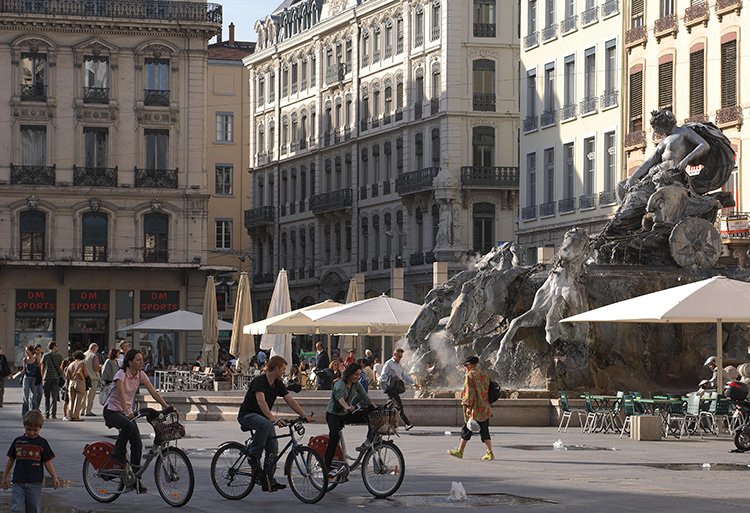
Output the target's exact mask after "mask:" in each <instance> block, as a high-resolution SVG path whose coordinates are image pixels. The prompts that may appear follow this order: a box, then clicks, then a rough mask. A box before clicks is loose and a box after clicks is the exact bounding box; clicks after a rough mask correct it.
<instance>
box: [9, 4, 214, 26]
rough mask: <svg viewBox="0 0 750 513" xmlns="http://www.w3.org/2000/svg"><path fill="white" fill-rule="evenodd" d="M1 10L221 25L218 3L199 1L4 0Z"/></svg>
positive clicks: (19, 12) (14, 12)
mask: <svg viewBox="0 0 750 513" xmlns="http://www.w3.org/2000/svg"><path fill="white" fill-rule="evenodd" d="M0 10H1V11H2V12H3V13H4V14H44V15H53V16H62V17H70V16H80V17H82V18H96V17H106V18H127V19H132V20H143V19H146V20H169V21H173V22H186V21H187V22H197V23H213V24H217V25H218V26H219V27H221V23H222V15H221V14H222V13H221V5H218V4H213V3H199V2H186V1H182V2H178V1H172V0H170V1H169V2H155V1H153V0H98V1H97V2H79V1H72V0H45V1H44V2H29V1H26V0H4V1H3V3H2V8H1V9H0Z"/></svg>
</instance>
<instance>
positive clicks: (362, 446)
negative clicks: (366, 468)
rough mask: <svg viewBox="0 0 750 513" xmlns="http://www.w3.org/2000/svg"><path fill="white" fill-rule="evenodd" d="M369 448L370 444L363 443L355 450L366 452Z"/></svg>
mask: <svg viewBox="0 0 750 513" xmlns="http://www.w3.org/2000/svg"><path fill="white" fill-rule="evenodd" d="M369 448H370V442H365V443H363V444H362V445H360V446H359V447H357V449H356V450H357V452H367V449H369Z"/></svg>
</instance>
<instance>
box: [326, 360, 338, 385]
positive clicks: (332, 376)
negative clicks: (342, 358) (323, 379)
mask: <svg viewBox="0 0 750 513" xmlns="http://www.w3.org/2000/svg"><path fill="white" fill-rule="evenodd" d="M326 374H328V379H329V380H330V382H331V385H335V384H336V382H337V381H338V380H340V379H341V364H340V363H339V361H338V360H333V361H332V362H331V364H330V365H329V366H328V368H327V369H326Z"/></svg>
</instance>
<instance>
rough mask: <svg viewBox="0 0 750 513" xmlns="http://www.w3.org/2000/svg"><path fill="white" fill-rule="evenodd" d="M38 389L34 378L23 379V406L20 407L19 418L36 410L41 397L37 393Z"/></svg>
mask: <svg viewBox="0 0 750 513" xmlns="http://www.w3.org/2000/svg"><path fill="white" fill-rule="evenodd" d="M39 390H40V387H39V386H37V384H36V377H34V376H24V377H23V404H22V406H21V417H23V416H24V415H26V413H28V411H29V410H38V409H39V404H40V403H41V402H42V396H41V394H40V393H39Z"/></svg>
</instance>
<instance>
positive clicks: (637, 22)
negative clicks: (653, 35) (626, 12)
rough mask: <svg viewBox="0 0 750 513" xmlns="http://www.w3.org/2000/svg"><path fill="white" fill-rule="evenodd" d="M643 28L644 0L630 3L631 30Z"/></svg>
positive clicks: (634, 0) (633, 0)
mask: <svg viewBox="0 0 750 513" xmlns="http://www.w3.org/2000/svg"><path fill="white" fill-rule="evenodd" d="M642 26H643V0H631V2H630V28H636V27H642Z"/></svg>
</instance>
